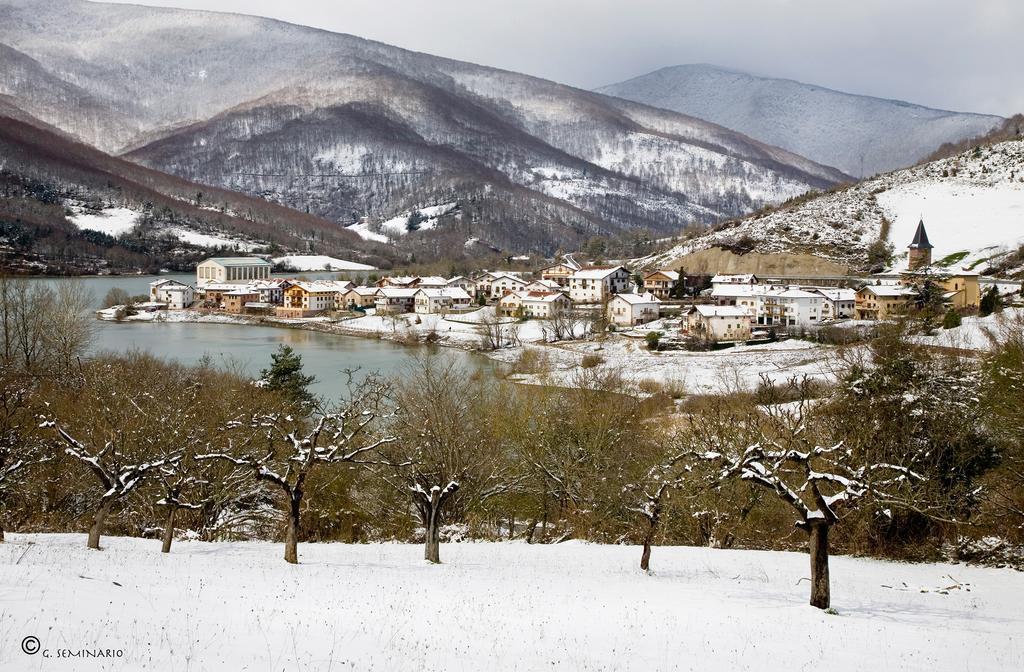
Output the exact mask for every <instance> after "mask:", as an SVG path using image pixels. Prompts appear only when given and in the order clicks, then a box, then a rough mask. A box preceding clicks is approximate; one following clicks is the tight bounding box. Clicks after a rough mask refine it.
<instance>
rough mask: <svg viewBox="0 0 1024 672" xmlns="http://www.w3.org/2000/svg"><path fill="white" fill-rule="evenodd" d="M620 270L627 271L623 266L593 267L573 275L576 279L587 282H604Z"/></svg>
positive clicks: (582, 269)
mask: <svg viewBox="0 0 1024 672" xmlns="http://www.w3.org/2000/svg"><path fill="white" fill-rule="evenodd" d="M618 270H623V271H624V270H626V269H625V268H623V267H622V266H591V267H588V268H581V269H580V270H578V271H576V272H575V273H573V274H572V277H574V278H582V279H585V280H603V279H604V278H607V277H608V276H609V275H611V274H612V273H614V272H615V271H618Z"/></svg>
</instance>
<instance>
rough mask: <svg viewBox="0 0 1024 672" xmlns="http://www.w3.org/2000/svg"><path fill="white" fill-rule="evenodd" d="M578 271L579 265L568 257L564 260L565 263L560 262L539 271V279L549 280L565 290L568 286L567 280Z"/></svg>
mask: <svg viewBox="0 0 1024 672" xmlns="http://www.w3.org/2000/svg"><path fill="white" fill-rule="evenodd" d="M578 270H580V265H579V264H577V263H576V262H575V261H573V260H572V258H571V257H570V258H567V259H565V261H560V262H558V263H555V264H552V265H550V266H546V267H544V268H542V269H540V277H541V279H542V280H550V281H552V282H554V283H555V284H557V285H558V286H559V287H561V288H565V287H568V286H569V278H570V277H572V274H573V273H575V272H576V271H578Z"/></svg>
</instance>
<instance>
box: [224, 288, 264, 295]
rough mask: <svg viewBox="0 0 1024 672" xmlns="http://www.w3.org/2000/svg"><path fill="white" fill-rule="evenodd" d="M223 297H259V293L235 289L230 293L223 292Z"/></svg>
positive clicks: (253, 290)
mask: <svg viewBox="0 0 1024 672" xmlns="http://www.w3.org/2000/svg"><path fill="white" fill-rule="evenodd" d="M224 296H259V292H257V291H256V290H255V289H235V290H232V291H230V292H224Z"/></svg>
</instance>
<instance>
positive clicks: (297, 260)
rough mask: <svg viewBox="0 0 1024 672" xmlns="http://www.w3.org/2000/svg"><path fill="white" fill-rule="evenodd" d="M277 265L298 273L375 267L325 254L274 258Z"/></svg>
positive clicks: (357, 269)
mask: <svg viewBox="0 0 1024 672" xmlns="http://www.w3.org/2000/svg"><path fill="white" fill-rule="evenodd" d="M274 263H275V264H287V265H288V266H290V267H292V268H294V269H295V270H297V271H373V270H376V267H374V266H368V265H367V264H359V263H356V262H354V261H345V260H344V259H336V258H334V257H328V256H326V255H323V254H290V255H287V256H284V257H274Z"/></svg>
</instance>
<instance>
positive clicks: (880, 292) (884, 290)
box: [861, 285, 916, 296]
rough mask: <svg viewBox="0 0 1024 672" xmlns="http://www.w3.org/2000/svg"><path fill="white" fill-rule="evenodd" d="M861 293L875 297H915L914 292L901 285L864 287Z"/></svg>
mask: <svg viewBox="0 0 1024 672" xmlns="http://www.w3.org/2000/svg"><path fill="white" fill-rule="evenodd" d="M861 290H862V291H867V292H871V293H872V294H874V295H875V296H915V295H916V292H915V291H914V290H912V289H910V288H909V287H904V286H902V285H864V287H862V288H861Z"/></svg>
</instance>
